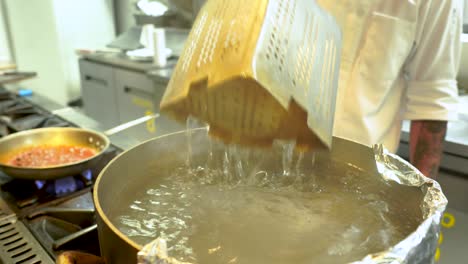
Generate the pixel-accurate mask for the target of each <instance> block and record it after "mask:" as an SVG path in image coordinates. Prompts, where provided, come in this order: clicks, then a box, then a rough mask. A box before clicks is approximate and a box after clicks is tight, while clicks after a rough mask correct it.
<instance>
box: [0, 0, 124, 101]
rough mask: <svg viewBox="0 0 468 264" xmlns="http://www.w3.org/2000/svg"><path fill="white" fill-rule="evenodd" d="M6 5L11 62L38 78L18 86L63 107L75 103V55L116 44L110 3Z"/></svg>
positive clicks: (54, 0) (12, 0)
mask: <svg viewBox="0 0 468 264" xmlns="http://www.w3.org/2000/svg"><path fill="white" fill-rule="evenodd" d="M2 1H5V4H6V5H5V6H6V9H5V10H6V12H7V14H8V25H9V30H10V37H11V42H12V46H13V50H14V56H15V62H16V64H17V66H18V68H19V69H20V70H22V71H35V72H37V74H38V76H37V78H34V79H31V80H28V81H24V82H21V86H23V87H27V88H30V89H32V90H33V91H34V92H35V93H39V94H41V95H44V96H47V97H49V99H51V100H54V101H56V102H57V103H60V104H62V105H65V104H67V103H68V102H69V101H71V100H74V99H76V98H78V97H79V96H80V94H81V92H80V76H79V68H78V56H77V55H76V54H75V50H76V49H83V48H84V49H99V48H102V47H104V46H105V45H106V44H107V43H109V42H110V41H112V40H113V39H114V38H115V30H114V9H113V0H99V1H97V0H67V1H63V0H40V1H30V0H2Z"/></svg>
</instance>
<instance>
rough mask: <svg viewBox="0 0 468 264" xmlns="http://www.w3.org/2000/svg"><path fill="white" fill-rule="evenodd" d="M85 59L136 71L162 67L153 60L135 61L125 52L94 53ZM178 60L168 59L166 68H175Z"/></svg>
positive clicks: (143, 71) (85, 56) (144, 71)
mask: <svg viewBox="0 0 468 264" xmlns="http://www.w3.org/2000/svg"><path fill="white" fill-rule="evenodd" d="M83 58H84V59H86V60H89V61H93V62H97V63H102V64H107V65H110V66H115V67H118V68H123V69H127V70H132V71H136V72H142V73H146V72H148V71H151V70H158V69H161V68H160V67H158V66H156V65H154V64H153V62H152V61H135V60H131V59H130V58H128V57H127V56H126V55H125V54H122V53H94V54H88V55H84V56H83ZM176 62H177V60H175V59H172V60H169V61H168V64H167V66H166V67H165V68H173V67H174V66H175V64H176Z"/></svg>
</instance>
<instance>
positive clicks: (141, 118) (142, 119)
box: [104, 114, 159, 137]
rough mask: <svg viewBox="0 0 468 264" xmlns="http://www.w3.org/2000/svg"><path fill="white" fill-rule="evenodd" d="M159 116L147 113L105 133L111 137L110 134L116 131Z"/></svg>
mask: <svg viewBox="0 0 468 264" xmlns="http://www.w3.org/2000/svg"><path fill="white" fill-rule="evenodd" d="M158 117H159V114H151V115H146V116H143V117H140V118H138V119H135V120H132V121H129V122H126V123H123V124H121V125H118V126H116V127H113V128H111V129H109V130H106V131H104V135H106V136H108V137H110V136H112V135H114V134H116V133H119V132H120V131H123V130H125V129H128V128H131V127H134V126H136V125H139V124H141V123H144V122H146V121H148V120H151V119H153V118H158Z"/></svg>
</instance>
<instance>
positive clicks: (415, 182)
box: [94, 129, 446, 264]
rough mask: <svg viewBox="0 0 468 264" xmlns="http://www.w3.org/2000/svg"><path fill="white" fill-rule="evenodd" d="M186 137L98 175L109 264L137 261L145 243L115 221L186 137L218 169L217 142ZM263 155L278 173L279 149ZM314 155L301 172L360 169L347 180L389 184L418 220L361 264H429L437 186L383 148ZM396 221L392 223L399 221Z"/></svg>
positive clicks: (153, 143)
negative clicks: (401, 237) (400, 237)
mask: <svg viewBox="0 0 468 264" xmlns="http://www.w3.org/2000/svg"><path fill="white" fill-rule="evenodd" d="M190 135H191V136H190V137H187V133H186V132H185V131H182V132H178V133H173V134H169V135H165V136H161V137H158V138H155V139H152V140H149V141H147V142H145V143H142V144H140V145H138V146H136V147H135V148H133V149H130V150H128V151H126V152H124V153H122V154H121V155H120V156H118V157H117V158H115V159H114V160H112V161H111V162H110V163H109V164H108V165H107V167H106V168H104V170H103V171H102V172H101V174H100V175H99V177H98V179H97V182H96V184H95V189H94V203H95V206H96V211H97V224H98V233H99V240H100V245H101V253H102V255H103V257H104V258H105V259H106V261H107V263H125V264H127V263H136V256H137V253H138V252H139V251H140V250H141V249H142V248H143V246H144V245H142V244H138V243H137V242H136V241H134V240H133V239H132V238H130V237H127V236H126V235H124V234H123V233H122V232H121V231H120V230H119V229H118V228H117V226H118V223H116V220H115V219H116V218H117V217H118V214H119V212H121V207H122V206H125V205H128V204H130V202H131V201H134V199H135V195H136V194H137V193H141V192H144V191H146V189H147V188H148V186H149V185H151V182H152V181H154V180H155V179H156V178H157V177H160V176H161V174H162V173H163V171H167V169H171V168H176V167H180V166H181V165H182V164H185V162H186V161H187V152H188V147H187V146H188V142H187V141H188V138H191V146H192V147H191V149H192V150H191V151H192V159H191V163H192V166H197V165H204V164H205V163H206V160H207V156H208V154H209V153H212V157H214V163H213V164H216V165H215V166H222V156H223V155H224V151H225V149H224V148H223V147H222V145H220V144H211V143H210V139H209V137H208V135H207V130H206V129H196V130H192V133H190ZM221 154H223V155H221ZM261 155H263V156H264V157H265V159H264V160H265V162H264V163H263V164H261V169H262V170H271V171H273V170H282V165H281V164H282V162H281V151H280V149H274V150H273V151H265V152H263V153H262V154H261ZM312 155H315V157H314V160H315V165H314V166H313V167H312V165H311V166H309V167H307V166H308V165H306V167H305V168H304V170H305V171H307V172H309V171H310V172H312V170H316V169H317V170H323V168H327V170H330V171H332V170H338V171H335V173H334V174H336V173H342V174H343V176H344V175H345V174H346V172H345V171H339V170H343V168H345V167H353V168H355V169H356V168H357V169H358V171H362V172H363V173H362V175H360V174H357V175H356V174H353V175H347V176H348V177H350V176H351V177H360V180H362V182H363V184H362V185H366V186H367V187H369V186H372V185H373V184H374V183H373V182H374V181H375V182H376V183H375V186H379V184H377V181H376V179H381V178H382V177H383V178H385V180H386V181H388V182H387V184H391V185H392V186H391V188H390V191H387V192H386V193H385V197H388V199H389V200H392V205H391V207H390V209H391V210H399V211H401V212H402V215H403V212H404V216H405V217H406V218H407V217H416V218H418V219H420V221H418V222H416V223H414V224H413V226H411V228H410V229H411V232H413V233H411V232H408V234H407V235H408V236H407V238H406V239H404V240H403V241H401V242H400V243H398V244H397V245H394V246H393V247H392V248H391V249H385V250H382V252H380V253H378V252H376V254H373V255H368V256H367V257H366V259H367V260H366V261H367V262H362V263H390V262H391V263H400V262H403V261H407V262H405V263H431V262H432V259H433V255H434V252H435V249H436V246H437V238H438V228H439V225H438V224H439V221H440V217H441V214H442V212H443V210H444V209H445V205H446V199H445V197H444V195H443V194H442V192H441V190H440V187H439V185H438V184H437V182H435V181H432V180H430V179H428V178H426V177H424V176H422V174H421V173H419V172H418V171H417V170H416V169H414V168H413V167H412V166H411V165H409V164H408V163H407V162H405V161H403V160H402V159H400V158H398V157H396V156H395V155H392V154H388V153H386V152H385V150H384V149H383V148H381V147H375V148H374V149H372V148H369V147H366V146H363V145H360V144H357V143H354V142H351V141H347V140H344V139H340V138H334V140H333V150H332V151H331V152H321V153H316V154H312V153H308V154H306V155H305V157H304V160H312V159H313V157H312ZM376 159H377V162H376ZM311 163H312V162H311ZM324 166H325V167H324ZM324 178H326V176H324ZM367 187H365V188H367ZM365 188H364V187H363V189H362V190H365ZM369 188H371V187H369ZM392 206H393V207H392ZM398 218H399V217H397V219H394V221H397V222H398V221H402V222H403V219H401V220H400V219H398ZM402 225H403V223H402ZM363 257H364V256H363ZM356 261H358V260H356ZM392 261H395V262H392ZM357 263H360V262H357Z"/></svg>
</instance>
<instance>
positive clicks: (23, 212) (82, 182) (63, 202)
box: [0, 87, 121, 264]
mask: <svg viewBox="0 0 468 264" xmlns="http://www.w3.org/2000/svg"><path fill="white" fill-rule="evenodd" d="M67 126H75V125H74V124H73V123H71V122H69V121H67V120H65V119H63V118H61V117H59V116H56V115H54V114H53V113H51V112H49V111H47V110H45V109H44V108H42V107H40V106H38V105H35V104H33V103H31V102H29V101H28V100H25V99H24V98H21V97H18V96H16V95H14V94H13V93H11V92H9V91H6V90H4V89H2V88H1V87H0V138H1V137H4V136H7V135H9V134H12V133H16V132H19V131H24V130H28V129H34V128H40V127H67ZM120 151H121V150H120V149H118V148H116V147H114V146H111V147H110V148H109V149H108V150H107V151H106V152H105V153H104V155H103V158H102V159H101V160H100V162H99V164H98V165H96V166H95V167H93V168H89V169H88V170H86V171H84V172H82V173H81V174H79V175H71V176H69V177H65V178H63V179H59V180H55V181H39V180H36V181H34V180H18V179H13V178H11V177H9V176H7V175H5V174H3V173H1V172H0V263H18V264H20V263H24V264H43V263H44V264H48V263H55V259H56V257H57V256H58V255H59V254H60V253H61V252H63V251H67V250H78V251H82V252H87V253H91V254H95V255H99V253H100V252H99V242H98V238H97V228H96V224H95V216H94V204H93V201H92V186H93V184H94V181H95V180H96V178H97V176H98V174H99V172H100V171H101V170H102V169H103V168H104V166H105V165H106V164H107V163H108V162H109V161H110V160H111V159H112V158H114V157H115V156H116V155H117V154H118V153H119V152H120Z"/></svg>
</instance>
